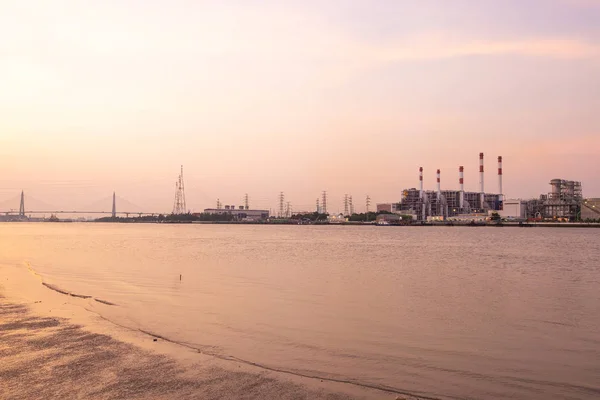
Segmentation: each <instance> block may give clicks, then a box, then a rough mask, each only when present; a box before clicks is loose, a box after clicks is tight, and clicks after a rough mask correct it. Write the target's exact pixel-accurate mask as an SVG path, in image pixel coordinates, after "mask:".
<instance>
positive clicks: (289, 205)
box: [285, 201, 292, 218]
mask: <svg viewBox="0 0 600 400" xmlns="http://www.w3.org/2000/svg"><path fill="white" fill-rule="evenodd" d="M285 217H286V218H291V217H292V203H290V202H289V201H288V202H287V203H286V205H285Z"/></svg>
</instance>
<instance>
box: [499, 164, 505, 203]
mask: <svg viewBox="0 0 600 400" xmlns="http://www.w3.org/2000/svg"><path fill="white" fill-rule="evenodd" d="M498 194H499V196H498V200H500V209H501V210H502V209H503V207H502V201H504V196H503V193H502V156H498Z"/></svg>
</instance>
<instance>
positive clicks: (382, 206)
mask: <svg viewBox="0 0 600 400" xmlns="http://www.w3.org/2000/svg"><path fill="white" fill-rule="evenodd" d="M386 211H387V212H389V213H393V214H401V213H402V210H401V208H400V204H398V203H378V204H377V212H378V213H380V212H386Z"/></svg>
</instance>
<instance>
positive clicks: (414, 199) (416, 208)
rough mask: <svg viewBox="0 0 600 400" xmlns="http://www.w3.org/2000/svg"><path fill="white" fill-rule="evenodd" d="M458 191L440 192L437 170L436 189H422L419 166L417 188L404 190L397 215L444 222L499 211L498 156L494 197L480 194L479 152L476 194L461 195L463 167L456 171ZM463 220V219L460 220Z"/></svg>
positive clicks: (500, 202) (500, 175)
mask: <svg viewBox="0 0 600 400" xmlns="http://www.w3.org/2000/svg"><path fill="white" fill-rule="evenodd" d="M458 174H459V175H458V176H459V179H458V183H459V190H441V171H440V170H439V169H438V170H437V188H436V190H435V191H434V190H424V188H423V167H421V168H419V189H416V188H411V189H405V190H404V191H403V193H402V199H401V201H400V204H399V210H397V211H396V212H397V213H398V214H407V215H413V217H414V218H415V219H416V220H417V221H427V220H432V219H440V220H443V219H448V218H451V217H458V216H463V217H464V216H466V215H481V214H487V213H488V212H489V211H499V210H502V206H503V196H502V157H498V194H493V193H486V192H485V191H484V168H483V153H480V154H479V179H480V180H479V184H480V191H479V192H465V190H464V167H462V166H461V167H459V169H458ZM460 219H464V218H462V217H461V218H460Z"/></svg>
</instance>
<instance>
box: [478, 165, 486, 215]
mask: <svg viewBox="0 0 600 400" xmlns="http://www.w3.org/2000/svg"><path fill="white" fill-rule="evenodd" d="M479 184H480V185H481V188H480V191H479V193H480V195H479V202H480V207H481V208H482V209H483V204H484V203H485V191H484V189H483V153H479Z"/></svg>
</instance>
